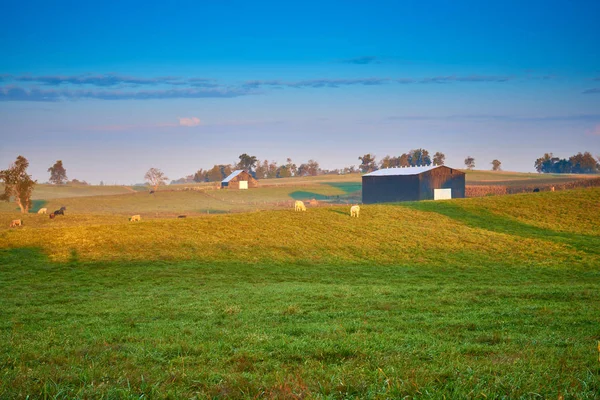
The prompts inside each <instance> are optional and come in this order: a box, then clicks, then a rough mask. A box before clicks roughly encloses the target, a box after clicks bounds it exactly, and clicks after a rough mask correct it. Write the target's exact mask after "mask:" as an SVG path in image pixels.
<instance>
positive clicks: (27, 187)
mask: <svg viewBox="0 0 600 400" xmlns="http://www.w3.org/2000/svg"><path fill="white" fill-rule="evenodd" d="M27 167H29V161H27V159H26V158H25V157H23V156H18V157H17V160H16V161H15V162H14V163H13V164H11V165H10V166H9V167H8V169H5V170H2V171H0V180H1V181H2V182H3V183H4V193H2V194H1V195H0V200H4V201H10V200H11V199H12V198H14V199H15V202H16V203H17V205H18V206H19V208H20V209H21V212H22V213H26V212H27V211H29V209H30V208H31V192H32V191H33V186H34V185H35V184H36V183H37V181H34V180H32V179H31V175H28V174H27Z"/></svg>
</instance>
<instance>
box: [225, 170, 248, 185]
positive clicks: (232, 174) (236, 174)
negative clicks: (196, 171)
mask: <svg viewBox="0 0 600 400" xmlns="http://www.w3.org/2000/svg"><path fill="white" fill-rule="evenodd" d="M242 172H244V170H243V169H238V170H237V171H233V172H232V173H231V174H229V176H228V177H227V178H225V179H223V180H222V181H221V183H227V182H229V181H230V180H232V179H233V178H235V177H236V176H238V175H239V174H241V173H242Z"/></svg>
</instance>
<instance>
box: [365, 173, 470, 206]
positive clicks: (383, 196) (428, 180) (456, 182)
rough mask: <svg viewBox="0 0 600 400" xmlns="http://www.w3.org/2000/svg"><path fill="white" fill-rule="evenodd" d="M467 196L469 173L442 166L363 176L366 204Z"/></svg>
mask: <svg viewBox="0 0 600 400" xmlns="http://www.w3.org/2000/svg"><path fill="white" fill-rule="evenodd" d="M462 197H465V173H464V172H461V171H459V170H456V169H453V168H449V167H446V166H444V165H438V166H433V165H431V166H423V167H407V168H385V169H380V170H378V171H375V172H371V173H370V174H366V175H363V177H362V201H363V203H365V204H373V203H392V202H397V201H414V200H441V199H451V198H462Z"/></svg>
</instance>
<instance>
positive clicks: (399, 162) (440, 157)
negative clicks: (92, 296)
mask: <svg viewBox="0 0 600 400" xmlns="http://www.w3.org/2000/svg"><path fill="white" fill-rule="evenodd" d="M238 158H239V161H238V162H237V163H233V164H219V165H214V166H213V167H212V168H211V169H209V170H203V169H199V170H198V171H196V173H195V174H193V175H189V176H187V177H186V178H182V179H180V180H177V181H172V182H171V183H184V182H188V181H195V182H220V181H222V180H223V179H225V178H226V177H227V176H228V175H230V174H231V173H232V172H233V171H234V170H237V169H243V170H246V171H248V172H249V173H250V174H252V175H253V176H254V177H255V178H257V179H268V178H287V177H292V176H315V175H322V174H345V173H355V172H362V173H368V172H372V171H376V170H377V169H381V168H398V167H415V166H426V165H431V164H433V165H444V163H445V160H446V155H445V154H444V153H442V152H439V151H438V152H436V153H435V154H434V155H433V158H432V157H431V156H430V153H429V151H428V150H426V149H422V148H419V149H414V150H409V151H408V152H406V153H402V154H401V155H399V156H390V155H386V156H384V157H383V158H382V159H381V160H380V161H379V162H377V161H376V156H375V155H373V154H371V153H368V154H364V155H363V156H361V157H358V160H359V161H360V165H359V166H358V168H356V167H355V166H353V165H352V166H349V167H345V168H342V169H333V170H326V169H321V167H320V166H319V163H318V162H317V161H315V160H312V159H311V160H308V161H307V162H305V163H302V164H300V165H296V164H295V163H294V162H292V159H291V158H288V159H287V160H286V163H285V164H282V165H279V164H277V162H275V161H271V162H269V161H268V160H263V161H260V160H259V159H258V158H257V157H256V156H251V155H249V154H246V153H244V154H242V155H240V156H239V157H238ZM599 160H600V157H598V159H596V158H594V156H593V155H592V154H591V153H590V152H588V151H586V152H584V153H581V152H580V153H577V154H575V155H573V156H571V157H569V158H568V159H566V158H563V159H561V158H559V157H555V156H554V155H553V154H552V153H545V154H544V155H543V156H542V157H540V158H538V159H537V160H535V163H534V166H535V169H536V171H537V172H539V173H557V174H562V173H576V174H594V173H599V172H600V162H599ZM464 163H465V167H466V168H467V169H468V170H472V169H473V168H475V158H473V157H471V156H467V158H465V161H464ZM491 164H492V170H493V171H500V170H501V165H502V163H501V162H500V161H499V160H497V159H495V160H493V161H492V162H491ZM28 167H29V161H27V159H26V158H25V157H23V156H18V157H17V159H16V160H15V162H14V163H12V164H11V165H10V166H9V168H8V169H5V170H0V181H1V182H2V183H3V184H4V188H3V192H2V193H0V201H2V200H3V201H11V200H14V201H15V202H16V203H17V205H18V206H19V208H20V209H21V212H23V213H25V212H27V211H28V210H29V209H30V208H31V193H32V191H33V187H34V185H35V184H36V183H37V181H35V180H33V179H31V175H29V174H27V168H28ZM48 172H49V173H50V179H49V181H50V182H51V183H53V184H57V185H61V184H64V183H73V184H86V185H87V182H85V181H78V180H77V179H73V180H71V181H68V180H67V170H66V169H65V167H64V165H63V162H62V160H57V161H56V162H55V163H54V165H52V166H51V167H50V168H48ZM144 179H145V180H146V182H147V183H148V184H149V185H151V186H152V187H153V188H154V189H155V190H156V189H157V188H158V186H160V185H165V184H166V183H167V181H168V179H169V178H167V177H166V176H165V174H164V173H163V172H162V171H161V170H159V169H157V168H150V169H149V170H148V172H146V175H145V176H144ZM102 184H103V182H102V183H101V185H102Z"/></svg>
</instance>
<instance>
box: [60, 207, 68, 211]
mask: <svg viewBox="0 0 600 400" xmlns="http://www.w3.org/2000/svg"><path fill="white" fill-rule="evenodd" d="M59 210H60V211H67V207H65V206H62V207H61V208H59Z"/></svg>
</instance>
